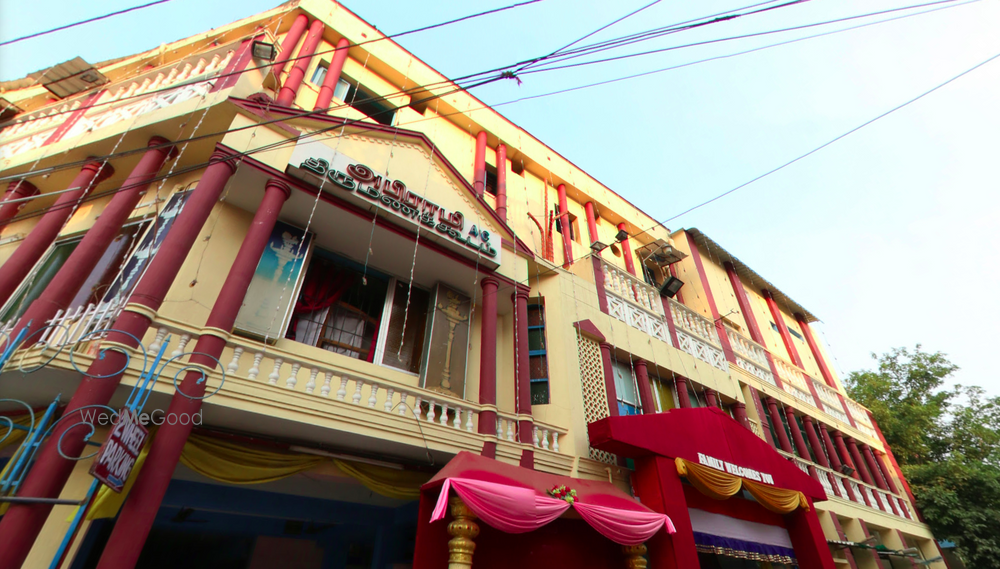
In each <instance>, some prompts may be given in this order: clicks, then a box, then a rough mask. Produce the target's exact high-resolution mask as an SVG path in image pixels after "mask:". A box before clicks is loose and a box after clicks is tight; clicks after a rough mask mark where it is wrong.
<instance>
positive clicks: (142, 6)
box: [0, 0, 170, 47]
mask: <svg viewBox="0 0 1000 569" xmlns="http://www.w3.org/2000/svg"><path fill="white" fill-rule="evenodd" d="M167 2H170V0H156V2H149V3H148V4H142V5H139V6H132V7H131V8H126V9H124V10H118V11H117V12H110V13H108V14H104V15H103V16H97V17H95V18H89V19H86V20H81V21H79V22H75V23H72V24H66V25H65V26H59V27H58V28H52V29H51V30H45V31H44V32H36V33H33V34H28V35H26V36H21V37H19V38H15V39H12V40H7V41H3V42H0V47H2V46H5V45H10V44H12V43H17V42H20V41H24V40H29V39H32V38H37V37H39V36H44V35H47V34H51V33H55V32H61V31H62V30H68V29H70V28H75V27H77V26H82V25H84V24H89V23H91V22H96V21H98V20H105V19H107V18H111V17H112V16H118V15H121V14H127V13H128V12H134V11H136V10H141V9H143V8H149V7H150V6H156V5H157V4H165V3H167Z"/></svg>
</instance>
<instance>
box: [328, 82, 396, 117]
mask: <svg viewBox="0 0 1000 569" xmlns="http://www.w3.org/2000/svg"><path fill="white" fill-rule="evenodd" d="M333 96H334V97H335V98H337V99H340V100H341V101H344V102H345V103H347V104H348V105H350V106H352V107H354V108H355V109H357V110H359V111H361V112H362V113H364V114H366V115H368V118H370V119H372V120H374V121H375V122H377V123H379V124H384V125H391V124H392V121H393V119H394V118H395V116H396V109H395V107H393V106H392V105H390V104H389V103H388V102H387V101H386V100H385V99H384V98H382V97H379V96H378V95H375V94H373V93H372V92H371V91H369V90H367V89H365V88H364V87H363V86H361V85H359V84H358V83H357V82H355V81H353V80H351V79H348V78H346V77H344V78H341V79H340V80H339V81H337V87H336V89H334V91H333Z"/></svg>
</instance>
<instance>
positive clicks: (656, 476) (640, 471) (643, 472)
mask: <svg viewBox="0 0 1000 569" xmlns="http://www.w3.org/2000/svg"><path fill="white" fill-rule="evenodd" d="M635 465H636V469H635V474H633V475H632V480H633V483H634V485H635V491H636V494H637V495H638V498H639V499H640V500H641V501H642V504H643V505H644V506H646V507H648V508H649V509H651V510H653V511H654V512H660V513H663V514H667V515H668V516H670V520H671V521H672V522H673V523H674V528H675V529H676V533H672V534H669V535H668V534H667V532H665V531H659V532H656V535H655V536H653V537H652V538H651V539H650V540H649V541H648V542H646V545H647V546H648V547H649V555H648V556H647V558H648V559H649V568H650V569H696V568H697V567H698V551H697V549H695V542H694V528H693V527H692V526H691V516H690V515H689V514H688V506H687V499H686V498H685V497H684V483H683V481H682V480H681V478H680V476H678V475H677V466H676V465H675V464H674V461H673V459H671V458H667V457H663V456H646V457H641V458H638V459H636V461H635Z"/></svg>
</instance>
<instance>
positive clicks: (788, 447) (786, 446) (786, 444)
mask: <svg viewBox="0 0 1000 569" xmlns="http://www.w3.org/2000/svg"><path fill="white" fill-rule="evenodd" d="M767 410H768V413H769V414H770V415H771V426H773V427H774V432H775V433H776V434H777V435H778V443H779V444H780V445H781V450H783V451H785V452H787V453H789V454H791V453H792V443H791V442H790V441H789V440H788V433H787V432H785V426H784V424H782V422H781V413H780V412H779V411H778V402H777V401H775V400H774V399H773V398H771V397H768V398H767Z"/></svg>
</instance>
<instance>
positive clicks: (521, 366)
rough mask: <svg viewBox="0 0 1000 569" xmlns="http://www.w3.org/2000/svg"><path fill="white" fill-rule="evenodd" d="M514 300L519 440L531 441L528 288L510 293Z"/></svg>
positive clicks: (515, 374) (515, 372)
mask: <svg viewBox="0 0 1000 569" xmlns="http://www.w3.org/2000/svg"><path fill="white" fill-rule="evenodd" d="M510 298H511V300H512V301H514V316H515V318H516V322H514V325H515V327H516V328H515V330H516V331H517V341H516V343H515V346H514V358H515V360H514V364H515V365H514V378H515V381H516V382H517V398H516V402H517V416H518V422H517V426H518V430H517V440H518V441H519V442H522V443H529V444H530V443H531V433H532V426H533V422H532V420H531V373H530V369H531V368H530V366H531V360H530V359H529V358H528V351H529V349H530V348H529V347H528V289H526V288H520V287H518V288H517V289H515V290H514V294H512V295H510Z"/></svg>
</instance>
